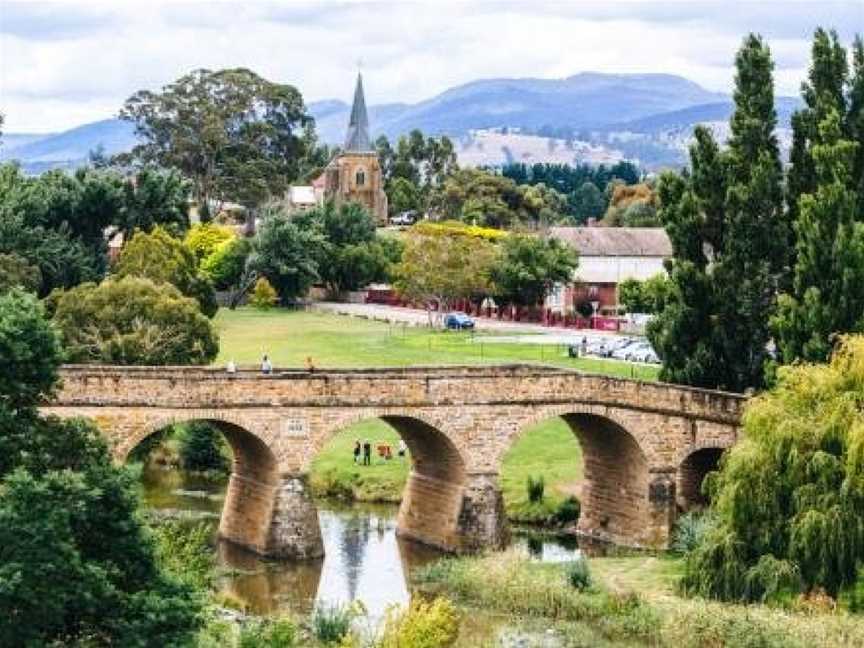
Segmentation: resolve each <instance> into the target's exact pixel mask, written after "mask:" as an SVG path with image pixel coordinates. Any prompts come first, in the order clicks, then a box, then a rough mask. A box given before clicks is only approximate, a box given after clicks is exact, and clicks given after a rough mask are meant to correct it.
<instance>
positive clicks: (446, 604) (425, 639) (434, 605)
mask: <svg viewBox="0 0 864 648" xmlns="http://www.w3.org/2000/svg"><path fill="white" fill-rule="evenodd" d="M458 636H459V615H458V614H457V612H456V607H455V606H454V605H453V603H451V602H450V601H449V600H447V599H446V598H443V597H439V598H436V599H435V600H434V601H424V600H422V599H420V598H414V599H413V600H412V601H411V604H410V605H409V606H408V609H407V610H402V609H400V608H398V607H397V608H391V609H390V610H388V613H387V618H386V621H385V624H384V632H383V634H382V637H381V640H380V641H379V643H378V645H377V647H376V648H405V647H407V646H410V647H411V648H447V647H448V646H452V645H453V644H454V643H455V642H456V639H457V637H458Z"/></svg>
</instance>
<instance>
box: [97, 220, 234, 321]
mask: <svg viewBox="0 0 864 648" xmlns="http://www.w3.org/2000/svg"><path fill="white" fill-rule="evenodd" d="M114 274H115V276H116V277H118V278H121V279H122V278H123V277H141V278H144V279H150V280H151V281H153V282H154V283H157V284H158V283H164V284H170V285H172V286H175V287H176V288H177V290H179V291H180V292H181V293H183V294H184V295H186V296H187V297H192V298H193V299H195V300H196V301H197V302H198V305H199V307H200V308H201V312H202V313H204V314H205V315H206V316H207V317H213V316H214V315H215V314H216V311H217V310H218V309H219V306H218V304H217V303H216V296H215V294H214V292H213V286H212V284H211V283H210V281H209V280H208V279H207V278H206V277H205V276H204V275H202V274H200V273H199V272H198V262H197V260H196V258H195V254H194V253H193V252H192V250H191V249H190V248H189V247H187V246H186V245H185V244H184V243H183V241H181V240H180V239H177V238H175V237H173V236H171V235H170V234H169V233H168V232H167V231H166V230H165V229H163V228H161V227H156V228H154V229H153V231H152V232H151V233H149V234H147V233H146V232H136V233H135V235H134V236H133V237H132V240H130V241H129V242H128V243H127V244H126V245H125V247H124V248H123V252H122V253H121V254H120V259H119V261H118V262H117V267H116V268H115V269H114Z"/></svg>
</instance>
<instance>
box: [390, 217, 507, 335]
mask: <svg viewBox="0 0 864 648" xmlns="http://www.w3.org/2000/svg"><path fill="white" fill-rule="evenodd" d="M497 257H498V250H497V249H496V247H495V245H494V244H493V243H490V242H489V241H487V240H485V239H482V238H480V237H474V236H465V235H455V236H450V235H447V234H430V233H425V234H424V233H420V232H419V231H414V230H412V231H411V232H410V233H409V234H408V236H407V237H406V239H405V248H404V250H403V252H402V260H401V261H400V262H399V263H398V264H397V265H396V266H395V267H394V270H393V273H394V276H395V278H396V282H395V286H396V289H397V290H398V291H399V292H400V293H401V294H402V295H404V296H406V297H408V298H409V299H414V300H417V301H421V302H423V303H425V304H426V305H427V308H428V309H429V318H430V324H432V311H431V308H432V307H433V306H435V305H437V307H438V309H437V312H438V315H439V317H440V315H441V314H443V313H445V312H447V311H448V310H450V308H451V305H452V303H453V301H454V300H456V299H466V298H474V297H477V296H480V295H488V294H489V293H490V292H491V289H492V280H491V274H492V271H493V268H494V267H495V264H496V261H497Z"/></svg>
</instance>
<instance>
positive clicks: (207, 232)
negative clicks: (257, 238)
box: [183, 223, 237, 264]
mask: <svg viewBox="0 0 864 648" xmlns="http://www.w3.org/2000/svg"><path fill="white" fill-rule="evenodd" d="M236 238H237V235H236V234H234V230H233V229H231V228H230V227H228V226H226V225H216V224H214V223H198V224H196V225H193V226H192V229H190V230H189V231H188V232H186V237H185V238H184V239H183V243H184V244H185V245H186V247H188V248H189V249H190V250H192V253H193V254H194V255H195V258H196V259H197V260H198V263H199V264H203V263H204V262H205V261H206V260H207V259H208V258H209V257H210V256H211V255H212V254H213V253H214V252H216V249H217V248H218V247H219V246H220V245H223V244H226V243H229V242H230V241H233V240H234V239H236Z"/></svg>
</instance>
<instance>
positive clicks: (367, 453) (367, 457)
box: [363, 439, 372, 466]
mask: <svg viewBox="0 0 864 648" xmlns="http://www.w3.org/2000/svg"><path fill="white" fill-rule="evenodd" d="M363 465H364V466H371V465H372V442H371V441H369V439H366V440H365V441H364V442H363Z"/></svg>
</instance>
